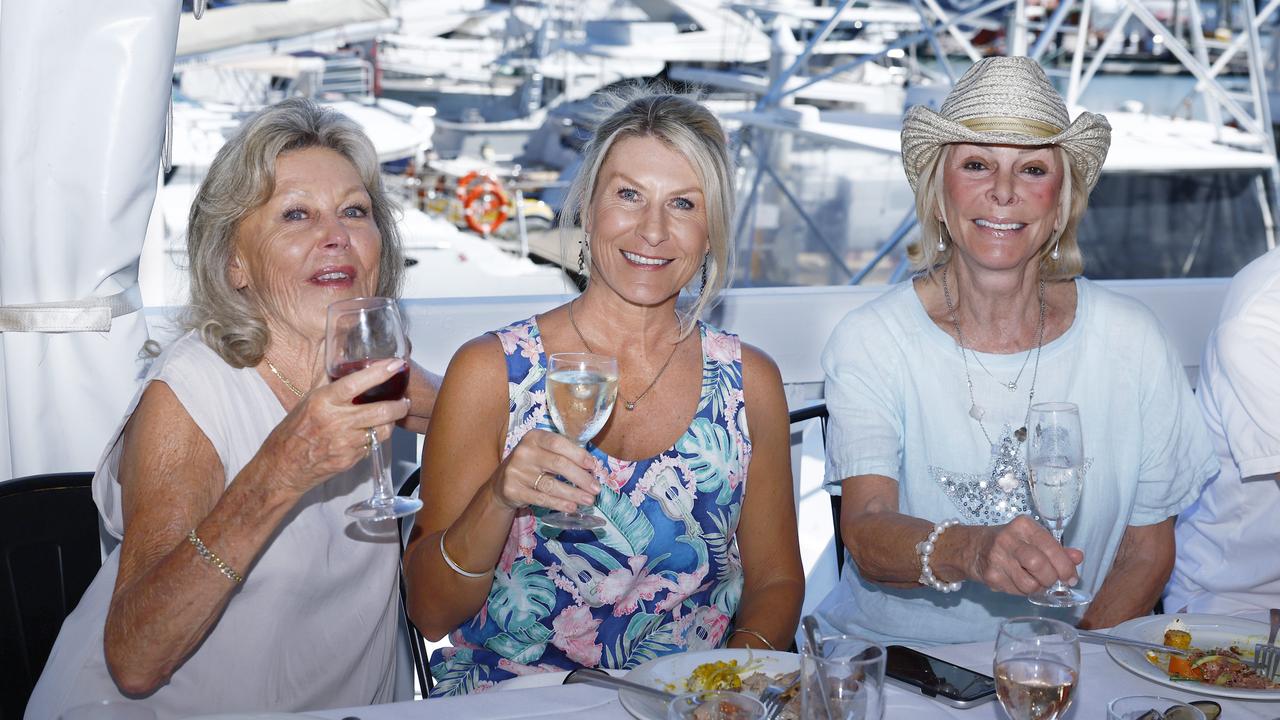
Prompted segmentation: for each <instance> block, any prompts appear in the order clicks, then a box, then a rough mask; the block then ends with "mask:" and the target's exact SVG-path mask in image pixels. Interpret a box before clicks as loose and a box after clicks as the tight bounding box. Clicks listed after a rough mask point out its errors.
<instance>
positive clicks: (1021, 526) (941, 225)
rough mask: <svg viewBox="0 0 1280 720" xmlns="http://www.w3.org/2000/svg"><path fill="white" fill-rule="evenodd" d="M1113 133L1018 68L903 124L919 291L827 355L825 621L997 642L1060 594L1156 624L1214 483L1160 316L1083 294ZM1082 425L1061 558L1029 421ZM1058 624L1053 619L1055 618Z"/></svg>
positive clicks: (858, 316) (1026, 68)
mask: <svg viewBox="0 0 1280 720" xmlns="http://www.w3.org/2000/svg"><path fill="white" fill-rule="evenodd" d="M1109 143H1110V126H1109V125H1108V124H1107V121H1106V120H1105V119H1104V118H1102V117H1101V116H1098V115H1093V114H1091V113H1082V114H1081V115H1080V116H1079V117H1077V118H1076V120H1075V122H1071V121H1070V120H1069V117H1068V113H1067V108H1066V104H1065V103H1064V102H1063V100H1062V98H1061V96H1060V95H1058V93H1057V91H1056V90H1054V88H1053V86H1052V85H1050V83H1049V82H1048V80H1047V78H1046V77H1045V75H1044V71H1043V70H1042V69H1041V68H1040V66H1039V65H1037V64H1036V63H1035V62H1034V61H1032V60H1030V59H1028V58H1025V57H993V58H986V59H983V60H981V61H979V62H978V63H976V64H975V65H974V66H973V67H972V68H971V69H970V70H969V71H968V72H967V73H965V75H964V76H963V77H962V78H960V80H959V81H957V83H956V85H955V87H954V89H953V90H952V91H951V93H950V95H948V97H947V100H946V102H944V103H943V105H942V108H941V111H940V112H934V111H932V110H929V109H927V108H924V107H920V106H917V107H913V108H911V110H910V111H908V113H907V115H906V118H905V119H904V122H903V130H902V160H903V167H904V169H905V170H906V173H907V179H908V181H909V182H910V183H911V185H912V187H913V188H915V191H916V212H917V216H918V217H919V220H920V225H921V237H922V238H924V240H922V242H920V243H919V245H917V246H916V247H914V248H913V249H912V257H911V259H912V261H913V266H914V267H915V269H916V270H918V271H919V272H918V274H917V275H916V277H915V278H913V280H912V282H908V283H902V284H901V285H899V286H898V287H895V288H893V289H890V290H889V291H888V292H886V293H885V294H884V295H882V296H881V297H879V298H877V299H876V300H875V301H873V302H871V303H868V304H867V305H864V306H862V307H861V308H859V309H857V310H855V311H853V312H851V313H850V314H849V315H848V316H847V317H845V319H844V320H843V321H841V323H840V324H839V326H838V327H837V328H836V330H835V332H834V333H833V335H832V337H831V340H830V342H829V343H828V344H827V348H826V350H825V351H824V353H823V356H822V365H823V369H824V370H825V371H826V398H827V407H828V409H829V411H830V416H831V419H830V425H829V428H830V431H829V436H828V442H827V454H828V460H829V472H828V477H829V478H830V479H831V480H832V481H833V482H834V483H838V484H839V485H840V488H839V491H840V492H841V494H842V495H843V505H842V514H841V520H840V526H841V530H842V532H843V536H844V540H845V544H846V546H847V547H848V550H849V558H850V561H849V563H848V564H847V565H846V567H845V571H844V573H843V577H842V580H841V583H840V584H839V585H838V586H837V587H836V589H835V590H834V591H833V592H832V594H831V595H830V596H828V597H827V598H826V599H825V600H824V602H823V603H822V605H821V606H820V608H819V610H818V613H817V615H818V619H819V622H820V623H825V625H826V626H827V627H828V628H834V629H838V630H841V631H844V632H853V633H856V634H859V635H863V636H868V637H871V638H874V639H877V640H882V641H886V642H899V643H917V644H928V643H958V642H972V641H976V640H990V639H991V638H992V637H994V636H995V633H996V628H997V626H998V625H999V624H1000V622H1001V621H1002V620H1004V619H1006V618H1009V617H1013V616H1017V615H1032V614H1038V612H1044V611H1040V609H1039V608H1037V607H1036V606H1034V605H1032V604H1031V603H1030V601H1029V600H1028V597H1027V596H1029V595H1031V594H1033V593H1038V592H1039V591H1041V590H1042V589H1044V588H1048V587H1049V586H1051V585H1053V584H1054V583H1055V582H1059V581H1060V582H1063V583H1066V584H1072V585H1076V586H1077V587H1078V588H1080V589H1082V590H1083V591H1085V592H1088V593H1090V594H1092V595H1093V601H1092V604H1090V605H1089V606H1088V609H1087V610H1084V609H1082V608H1073V609H1068V610H1059V611H1054V612H1053V613H1052V614H1055V615H1057V616H1059V617H1062V618H1063V619H1068V620H1072V621H1076V622H1079V623H1080V624H1081V626H1083V627H1107V626H1111V625H1115V624H1117V623H1119V622H1122V621H1124V620H1127V619H1129V618H1132V617H1136V616H1139V615H1142V614H1144V613H1147V612H1149V611H1150V609H1151V607H1152V606H1153V605H1155V603H1156V600H1157V599H1158V598H1159V596H1160V593H1161V590H1162V589H1163V588H1164V585H1165V583H1166V581H1167V580H1168V577H1169V572H1170V569H1171V567H1172V565H1173V560H1174V535H1173V526H1174V516H1176V515H1177V514H1178V513H1179V512H1181V511H1182V510H1183V509H1184V508H1186V507H1187V506H1189V505H1190V504H1191V503H1193V502H1194V501H1195V498H1196V497H1198V495H1199V493H1200V489H1201V487H1202V486H1203V485H1204V482H1205V481H1206V480H1207V479H1208V478H1209V477H1210V476H1211V475H1212V474H1213V472H1214V471H1215V470H1216V462H1215V460H1214V457H1213V449H1212V446H1211V445H1210V442H1209V437H1208V432H1207V431H1206V430H1205V428H1204V421H1203V420H1202V419H1201V417H1200V414H1199V411H1198V409H1197V408H1196V405H1195V400H1194V398H1193V397H1192V395H1191V388H1190V387H1189V386H1188V384H1187V379H1186V375H1185V374H1184V372H1183V369H1182V365H1181V363H1180V362H1179V361H1178V358H1177V355H1176V353H1174V351H1173V349H1172V348H1171V346H1170V344H1169V341H1168V339H1167V338H1166V337H1165V335H1164V333H1163V332H1162V331H1161V328H1160V325H1159V323H1158V322H1157V321H1156V319H1155V317H1154V316H1153V315H1152V314H1151V312H1150V311H1149V310H1148V309H1147V308H1145V307H1143V306H1142V304H1141V303H1138V302H1136V301H1134V300H1132V299H1131V298H1127V297H1124V296H1121V295H1119V294H1117V293H1115V292H1112V291H1110V290H1107V289H1105V288H1103V287H1100V286H1098V285H1095V284H1093V283H1090V282H1089V281H1088V280H1085V279H1084V278H1082V277H1079V275H1080V272H1081V268H1082V258H1081V255H1080V249H1079V247H1078V245H1077V244H1076V241H1075V229H1076V226H1077V223H1078V222H1079V219H1080V217H1081V215H1082V214H1083V212H1084V210H1085V206H1086V204H1087V201H1088V196H1089V191H1090V190H1091V189H1092V188H1093V185H1094V183H1095V182H1096V180H1097V178H1098V174H1099V172H1100V171H1101V167H1102V163H1103V160H1104V159H1105V157H1106V154H1107V149H1108V147H1109ZM1045 401H1068V402H1072V403H1074V404H1076V405H1077V406H1078V407H1079V412H1080V418H1081V424H1082V433H1081V435H1082V437H1083V445H1084V448H1083V449H1084V457H1085V467H1086V469H1087V472H1086V477H1085V480H1084V487H1083V492H1082V497H1081V498H1080V501H1079V508H1078V510H1077V511H1076V513H1075V516H1074V518H1072V519H1071V520H1070V522H1069V524H1068V525H1067V527H1066V535H1065V537H1064V541H1065V545H1066V547H1065V548H1064V547H1063V545H1062V544H1059V543H1058V542H1057V541H1056V540H1055V539H1054V537H1053V536H1052V535H1051V534H1050V533H1049V532H1048V531H1047V530H1046V529H1045V528H1044V527H1043V526H1041V525H1040V524H1039V523H1037V522H1036V521H1035V520H1034V519H1032V517H1031V512H1032V511H1033V510H1034V507H1033V506H1032V505H1031V502H1030V499H1029V495H1030V493H1029V484H1028V477H1027V476H1028V472H1027V467H1026V460H1025V458H1026V448H1025V443H1026V441H1027V440H1028V433H1029V432H1034V431H1035V429H1034V428H1028V425H1029V424H1030V423H1029V417H1030V406H1031V405H1032V403H1033V402H1034V403H1040V402H1045ZM1047 614H1048V613H1047Z"/></svg>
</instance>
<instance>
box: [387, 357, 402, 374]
mask: <svg viewBox="0 0 1280 720" xmlns="http://www.w3.org/2000/svg"><path fill="white" fill-rule="evenodd" d="M402 367H404V360H402V359H400V358H396V359H395V360H392V361H391V362H389V363H387V372H395V371H397V370H399V369H400V368H402Z"/></svg>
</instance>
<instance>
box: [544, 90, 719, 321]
mask: <svg viewBox="0 0 1280 720" xmlns="http://www.w3.org/2000/svg"><path fill="white" fill-rule="evenodd" d="M602 106H603V107H604V109H605V110H606V111H607V112H608V116H607V117H606V118H605V119H604V120H603V121H602V122H601V123H600V124H599V125H597V126H596V131H595V133H594V134H593V135H592V137H591V141H590V142H589V143H587V146H586V148H585V149H584V151H583V156H582V166H581V167H582V169H581V170H579V172H578V175H577V177H575V178H574V180H573V184H572V185H571V186H570V187H569V192H568V195H567V196H566V201H565V206H564V209H563V210H561V213H560V227H561V230H562V231H563V234H562V238H563V237H564V236H567V235H568V233H569V232H570V231H572V229H573V227H574V226H575V225H576V224H579V223H580V224H581V225H582V226H583V227H586V226H587V225H588V224H589V223H590V212H591V201H592V200H593V199H594V198H595V193H596V184H597V181H598V180H599V175H600V169H601V168H602V167H603V166H604V162H605V160H606V159H607V158H608V156H609V151H610V150H612V149H613V146H614V145H615V144H616V143H617V142H618V141H619V140H623V139H626V138H632V137H652V138H656V139H657V140H660V141H662V142H663V143H666V144H667V146H669V147H670V148H671V149H672V150H674V151H675V152H677V153H679V154H680V155H681V156H682V157H684V158H685V159H687V160H688V161H689V165H690V166H692V167H693V171H694V173H695V174H696V175H697V176H698V182H699V183H700V184H701V186H702V193H703V197H704V198H705V209H706V213H707V247H708V258H707V260H706V268H707V282H706V284H705V286H703V287H701V289H700V291H699V292H698V294H697V300H695V301H694V302H693V304H692V305H690V306H689V307H688V309H686V310H684V311H683V312H682V314H681V335H680V336H681V337H682V338H683V337H685V336H687V335H688V334H689V333H690V332H692V331H693V328H694V327H695V326H696V325H697V322H698V320H699V319H700V318H701V317H702V315H703V313H705V312H707V311H708V310H710V309H711V308H713V307H715V305H716V303H717V302H718V301H719V299H720V295H721V293H722V292H723V291H724V289H725V288H727V287H728V285H729V281H730V279H731V278H732V277H733V267H734V249H733V244H732V242H731V239H730V232H731V229H732V226H733V212H734V179H733V163H732V161H731V160H730V159H729V151H728V148H727V147H726V145H725V135H724V128H722V127H721V126H720V121H719V120H717V119H716V116H715V115H713V114H712V113H711V111H710V110H708V109H707V108H705V107H703V106H702V104H700V103H699V102H698V101H697V100H695V99H693V98H691V97H688V96H684V95H677V94H673V93H670V92H666V91H665V88H663V87H661V86H658V87H654V86H649V87H635V88H631V89H629V90H628V91H624V92H622V93H615V94H611V95H606V96H604V97H603V98H602ZM583 242H584V243H585V245H584V252H585V253H586V254H587V257H588V258H589V257H590V252H591V248H590V242H589V239H584V240H583ZM565 257H571V254H569V253H567V252H566V253H565ZM588 264H589V263H588ZM695 279H696V278H695ZM693 282H694V281H693V280H691V281H690V283H689V285H688V286H687V287H688V289H689V290H690V292H692V285H693Z"/></svg>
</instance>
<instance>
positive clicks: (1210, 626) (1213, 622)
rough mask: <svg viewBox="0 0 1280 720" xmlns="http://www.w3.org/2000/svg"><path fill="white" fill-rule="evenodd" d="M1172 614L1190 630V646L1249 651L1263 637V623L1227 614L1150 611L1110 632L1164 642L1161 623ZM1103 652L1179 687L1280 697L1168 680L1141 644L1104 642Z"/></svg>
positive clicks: (1260, 697) (1279, 697)
mask: <svg viewBox="0 0 1280 720" xmlns="http://www.w3.org/2000/svg"><path fill="white" fill-rule="evenodd" d="M1174 618H1181V619H1182V622H1184V623H1186V625H1187V630H1188V631H1190V632H1191V646H1192V647H1198V648H1204V649H1208V648H1214V647H1226V646H1228V645H1238V646H1239V647H1240V649H1241V650H1248V652H1249V653H1252V652H1253V646H1254V645H1255V644H1257V643H1260V642H1266V640H1267V630H1268V628H1267V626H1266V625H1264V624H1263V623H1260V622H1255V621H1253V620H1245V619H1243V618H1237V617H1230V616H1228V615H1195V614H1191V615H1152V616H1148V617H1140V618H1134V619H1132V620H1129V621H1127V622H1123V623H1120V624H1119V625H1117V626H1116V627H1115V629H1114V630H1111V631H1110V632H1111V634H1113V635H1118V636H1120V637H1126V638H1129V639H1131V640H1145V641H1147V642H1153V643H1161V642H1164V629H1165V627H1166V626H1168V624H1169V623H1171V622H1173V619H1174ZM1107 652H1108V653H1110V654H1111V658H1112V659H1113V660H1115V661H1116V662H1118V663H1120V664H1121V665H1123V666H1124V668H1125V669H1126V670H1129V671H1130V672H1133V673H1134V674H1137V675H1141V676H1142V677H1144V678H1147V679H1148V680H1152V681H1154V682H1158V683H1160V684H1161V685H1168V686H1169V687H1172V688H1177V689H1179V690H1185V691H1187V692H1193V693H1199V694H1201V695H1213V696H1216V697H1226V698H1238V699H1240V700H1280V690H1248V689H1245V688H1229V687H1220V686H1218V685H1210V684H1209V683H1202V682H1196V681H1194V680H1170V679H1169V673H1168V672H1167V671H1166V670H1164V669H1163V668H1160V667H1157V666H1156V665H1153V664H1152V663H1151V661H1150V660H1148V659H1147V654H1146V651H1145V650H1142V649H1141V648H1135V647H1128V646H1125V645H1115V644H1112V643H1108V644H1107Z"/></svg>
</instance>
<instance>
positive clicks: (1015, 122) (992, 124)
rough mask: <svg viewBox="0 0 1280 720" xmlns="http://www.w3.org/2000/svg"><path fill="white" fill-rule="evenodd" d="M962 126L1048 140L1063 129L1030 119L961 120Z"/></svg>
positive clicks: (989, 118)
mask: <svg viewBox="0 0 1280 720" xmlns="http://www.w3.org/2000/svg"><path fill="white" fill-rule="evenodd" d="M960 124H961V125H964V126H965V127H967V128H969V129H970V130H972V131H974V132H1016V133H1021V134H1023V135H1030V136H1031V137H1040V138H1047V137H1053V136H1054V135H1057V134H1058V133H1060V132H1062V128H1059V127H1054V126H1053V125H1050V124H1049V123H1046V122H1040V121H1039V120H1031V119H1030V118H1014V117H985V118H969V119H968V120H961V121H960Z"/></svg>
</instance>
